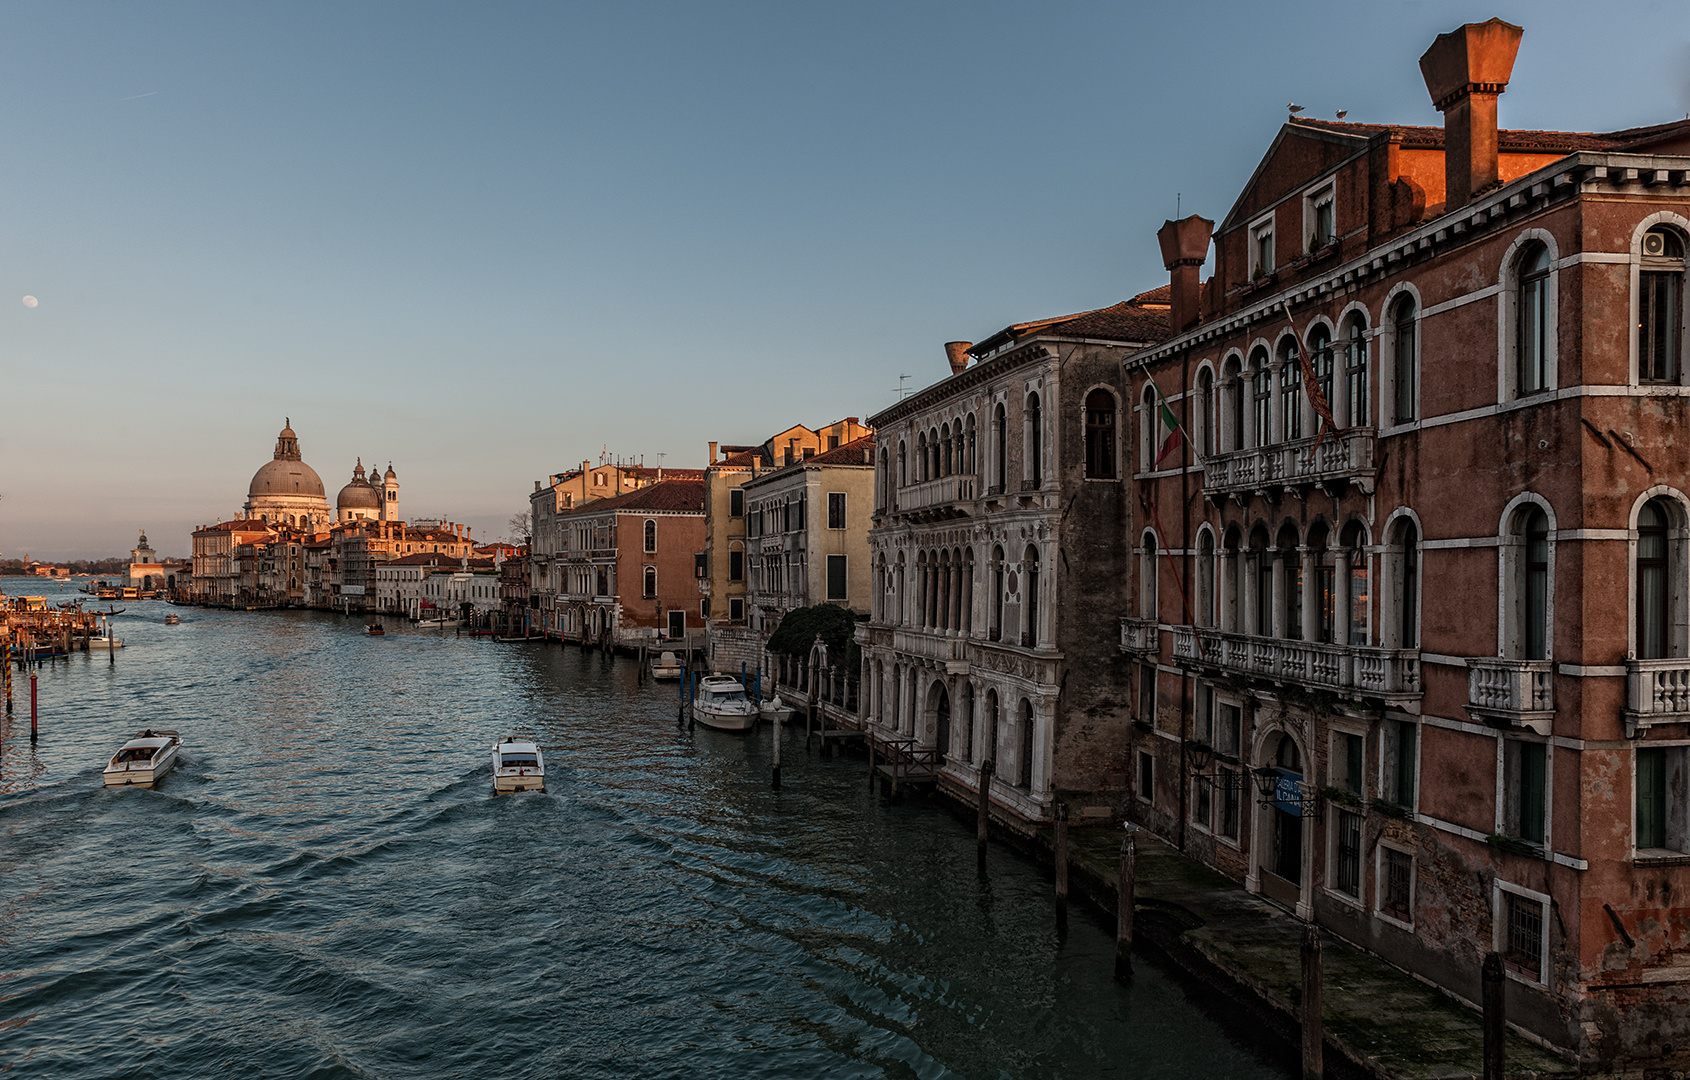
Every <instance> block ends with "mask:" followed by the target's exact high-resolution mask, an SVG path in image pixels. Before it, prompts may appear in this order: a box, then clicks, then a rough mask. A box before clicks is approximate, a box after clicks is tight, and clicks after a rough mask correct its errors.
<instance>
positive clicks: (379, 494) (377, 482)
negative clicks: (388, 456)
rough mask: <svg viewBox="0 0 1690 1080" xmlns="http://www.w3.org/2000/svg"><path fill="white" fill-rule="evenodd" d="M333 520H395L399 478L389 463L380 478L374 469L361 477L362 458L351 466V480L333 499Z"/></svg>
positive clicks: (362, 470) (397, 510) (397, 507)
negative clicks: (366, 475) (385, 472)
mask: <svg viewBox="0 0 1690 1080" xmlns="http://www.w3.org/2000/svg"><path fill="white" fill-rule="evenodd" d="M334 510H335V520H336V521H398V520H399V479H398V477H397V476H396V475H395V474H394V472H393V464H392V463H391V462H389V463H388V466H387V474H386V476H383V475H382V474H381V473H378V472H376V471H375V470H374V469H371V470H370V476H369V479H367V480H366V479H365V478H364V459H363V458H359V459H358V464H356V465H354V466H353V467H352V480H351V482H349V483H348V484H347V485H346V486H345V487H343V488H341V489H340V494H339V495H336V496H335V500H334Z"/></svg>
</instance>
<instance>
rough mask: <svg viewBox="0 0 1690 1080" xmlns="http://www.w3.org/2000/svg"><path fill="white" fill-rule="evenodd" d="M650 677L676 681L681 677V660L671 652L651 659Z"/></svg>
mask: <svg viewBox="0 0 1690 1080" xmlns="http://www.w3.org/2000/svg"><path fill="white" fill-rule="evenodd" d="M651 677H652V678H654V679H678V678H680V677H681V658H680V657H678V656H676V655H675V654H674V653H672V652H666V653H662V654H660V655H658V656H656V657H653V658H652V661H651Z"/></svg>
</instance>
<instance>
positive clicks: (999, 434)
mask: <svg viewBox="0 0 1690 1080" xmlns="http://www.w3.org/2000/svg"><path fill="white" fill-rule="evenodd" d="M992 443H993V446H992V454H993V462H992V484H993V486H994V487H996V488H997V489H998V490H999V491H1002V490H1004V485H1005V484H1007V483H1009V420H1008V416H1007V414H1006V413H1005V412H1004V408H1003V403H1002V402H999V403H998V406H997V408H996V409H994V410H992Z"/></svg>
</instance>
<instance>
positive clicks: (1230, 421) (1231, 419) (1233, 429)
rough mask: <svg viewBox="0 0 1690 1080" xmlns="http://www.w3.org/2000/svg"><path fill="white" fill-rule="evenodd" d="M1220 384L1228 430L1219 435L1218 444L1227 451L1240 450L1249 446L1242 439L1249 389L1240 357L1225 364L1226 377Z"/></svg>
mask: <svg viewBox="0 0 1690 1080" xmlns="http://www.w3.org/2000/svg"><path fill="white" fill-rule="evenodd" d="M1222 384H1223V385H1224V386H1225V388H1226V418H1227V420H1226V424H1227V428H1228V430H1226V431H1223V432H1222V433H1221V435H1222V438H1221V439H1220V440H1219V443H1220V445H1221V446H1222V447H1224V448H1225V449H1227V450H1242V449H1244V448H1245V447H1246V446H1247V445H1249V444H1248V443H1247V442H1246V441H1245V439H1244V417H1245V412H1246V409H1245V401H1246V399H1247V398H1248V397H1249V388H1248V387H1247V386H1246V385H1245V379H1244V364H1243V360H1242V358H1241V357H1236V356H1235V357H1233V358H1232V359H1230V360H1228V361H1227V362H1226V375H1225V378H1224V379H1223V380H1222Z"/></svg>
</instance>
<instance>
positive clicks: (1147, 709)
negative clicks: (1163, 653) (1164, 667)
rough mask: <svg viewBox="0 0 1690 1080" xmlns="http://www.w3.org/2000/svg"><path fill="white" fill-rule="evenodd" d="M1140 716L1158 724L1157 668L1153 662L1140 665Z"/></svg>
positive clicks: (1146, 720) (1144, 720)
mask: <svg viewBox="0 0 1690 1080" xmlns="http://www.w3.org/2000/svg"><path fill="white" fill-rule="evenodd" d="M1138 718H1139V720H1141V721H1143V722H1144V723H1146V724H1149V725H1150V726H1151V727H1155V726H1156V668H1155V667H1154V666H1153V665H1151V664H1140V665H1139V666H1138Z"/></svg>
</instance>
